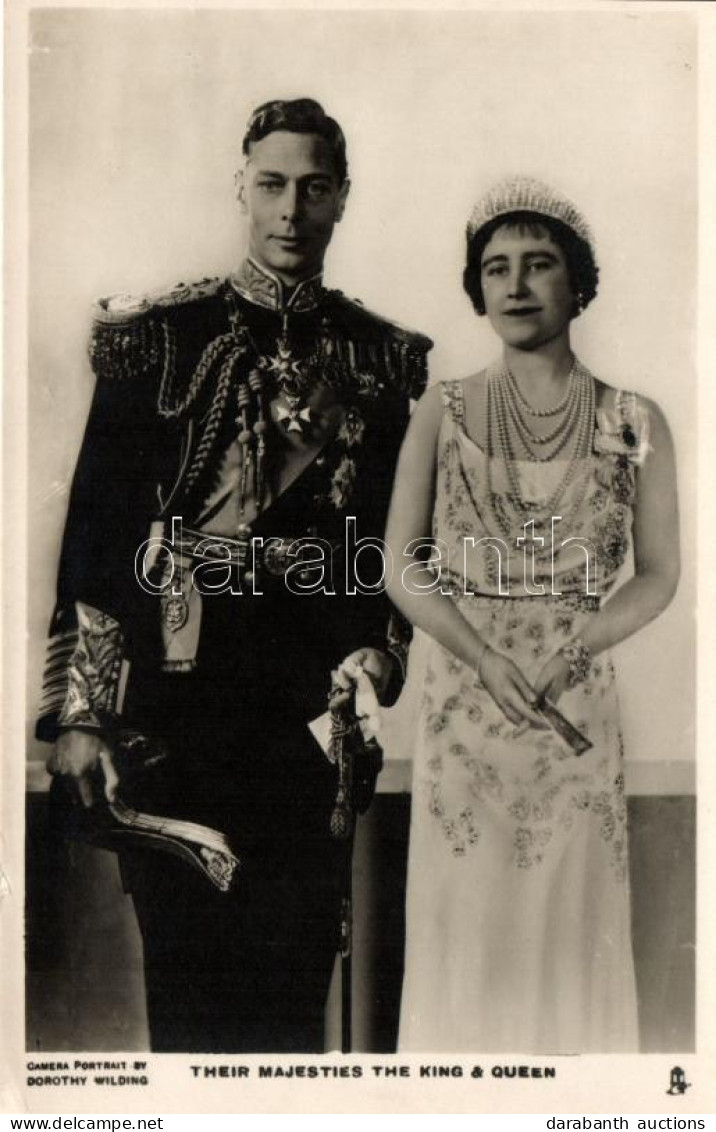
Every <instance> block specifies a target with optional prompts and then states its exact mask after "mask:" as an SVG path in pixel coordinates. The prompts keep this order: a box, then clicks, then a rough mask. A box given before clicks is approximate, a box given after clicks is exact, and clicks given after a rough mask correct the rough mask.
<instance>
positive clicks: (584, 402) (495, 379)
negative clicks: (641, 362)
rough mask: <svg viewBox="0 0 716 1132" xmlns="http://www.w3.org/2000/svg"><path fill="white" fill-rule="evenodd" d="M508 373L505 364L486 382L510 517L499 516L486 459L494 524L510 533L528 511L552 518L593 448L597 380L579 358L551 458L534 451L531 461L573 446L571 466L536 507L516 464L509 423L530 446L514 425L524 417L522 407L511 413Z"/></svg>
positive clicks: (493, 447) (492, 449)
mask: <svg viewBox="0 0 716 1132" xmlns="http://www.w3.org/2000/svg"><path fill="white" fill-rule="evenodd" d="M508 373H509V371H508V370H507V367H506V366H502V367H501V368H500V369H498V370H496V371H494V370H493V371H492V372H491V373H490V374H489V375H488V384H487V449H488V455H489V457H490V458H495V457H497V458H498V459H500V458H501V459H502V461H503V462H504V464H505V469H506V473H507V479H508V483H509V488H510V492H509V495H508V496H507V497H506V502H507V503H508V504H509V505H510V508H511V510H512V512H513V516H512V519H511V517H510V516H509V515H507V514H504V515H500V514H499V513H498V512H497V510H496V509H495V506H494V498H495V493H494V489H493V484H492V474H491V459H488V462H487V479H488V483H487V489H488V498H489V500H490V509H491V510H492V513H493V517H494V519H495V521H496V524H497V526H498V527H499V528H500V529H501V530H502V531H503V533H504V534H506V535H509V534H511V533H512V531H513V520H514V525H515V526H516V525H518V524H519V521H520V519H522V522H524V518H523V516H524V515H525V514H531V515H532V517H533V518H534V519H535V520H536V521H538V522H544V521H545V520H546V521H549V519H550V516H551V515H553V514H554V513H555V511H556V509H557V507H558V504H559V503H560V502H561V500H562V498H563V497H564V495H565V493H566V491H567V489H568V488H569V486H570V484H571V483H572V481H573V480H574V477H575V474H576V472H577V469H578V467H579V464H580V461H582V460H583V459H584V458H585V457H587V456H588V455H589V453H590V451H591V443H592V433H593V429H594V416H595V405H596V394H595V387H594V378H593V377H592V375H591V373H590V372H589V370H587V369H586V368H585V367H584V366H582V365H581V363H580V362H578V361H577V360H576V359H575V362H574V365H573V366H572V371H571V373H570V381H571V383H572V385H573V387H574V389H575V390H576V393H573V394H570V395H569V396H568V398H567V401H568V402H569V401H570V397H571V398H572V400H573V403H572V404H570V405H569V408H568V409H567V408H565V410H564V415H563V418H562V421H561V422H560V426H559V429H558V430H555V432H554V435H553V437H552V439H553V440H556V442H557V443H556V445H555V447H554V448H553V450H552V452H551V453H550V454H549V456H546V457H538V456H537V455H536V454H532V459H533V460H534V461H535V462H539V463H546V462H548V461H549V460H552V459H554V458H555V456H556V454H557V453H559V452H562V451H563V450H564V449H565V448H567V446H569V456H568V463H567V467H566V469H565V472H564V474H563V475H562V476H561V478H560V480H559V482H558V484H557V485H556V487H555V489H554V491H553V492H552V494H551V495H550V497H549V499H548V500H547V501H546V502H545V503H544V504H541V505H540V506H539V507H536V506H535V504H534V503H533V502H532V501H525V500H524V499H523V498H522V488H521V484H520V480H519V474H518V471H517V467H516V463H517V456H516V454H515V448H514V445H513V442H512V435H511V431H510V425H512V426H513V431H514V432H516V438H517V439H518V440H519V441H520V442H521V443H522V444H523V445H524V446H525V448H526V449H527V451H528V452H529V451H530V449H529V445H528V444H525V437H524V435H523V433H521V431H520V429H519V428H515V424H516V420H519V419H520V418H519V410H518V411H517V412H516V413H515V412H514V411H513V410H514V407H515V404H514V398H512V397H511V396H510V391H509V390H510V386H509V381H508ZM587 482H588V478H587V476H586V475H585V477H584V484H583V486H582V490H581V492H580V493H579V495H578V498H577V499H576V500H575V503H574V505H573V507H571V508H570V517H571V515H572V514H574V513H575V512H576V510H577V508H578V507H579V505H580V503H581V501H582V499H583V498H584V494H585V492H586V489H587Z"/></svg>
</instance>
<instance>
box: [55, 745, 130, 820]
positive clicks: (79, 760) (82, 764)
mask: <svg viewBox="0 0 716 1132" xmlns="http://www.w3.org/2000/svg"><path fill="white" fill-rule="evenodd" d="M98 766H101V767H102V770H103V771H104V783H105V785H104V792H105V795H106V797H107V800H108V801H109V802H112V801H114V798H115V795H116V790H117V786H118V784H119V778H118V776H117V772H116V770H115V769H114V766H113V764H112V755H111V752H110V749H109V746H108V745H107V743H106V742H105V740H104V739H103V738H102V736H101V735H92V734H90V733H89V732H86V731H74V730H69V731H64V732H63V733H62V735H60V737H59V739H58V740H57V742H56V744H55V749H54V751H53V752H52V754H51V755H50V757H49V759H48V760H47V770H48V772H49V773H50V774H52V775H58V776H62V777H65V778H68V779H70V780H71V781H72V782H73V783H74V786H75V788H76V790H77V794H78V797H79V799H80V801H81V802H82V805H83V806H88V807H89V806H92V805H93V804H94V802H95V801H96V788H95V785H94V782H93V774H94V772H95V771H96V769H97V767H98Z"/></svg>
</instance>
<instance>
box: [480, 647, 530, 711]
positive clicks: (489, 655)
mask: <svg viewBox="0 0 716 1132" xmlns="http://www.w3.org/2000/svg"><path fill="white" fill-rule="evenodd" d="M477 668H478V673H479V676H480V679H481V681H482V683H483V684H484V685H485V687H486V688H487V690H488V692H489V693H490V695H491V696H492V698H493V700H494V701H495V703H496V704H497V706H498V707H499V708H500V710H501V711H502V712H503V713H504V714H505V715H506V716H507V718H508V719H509V721H510V723H514V724H515V726H519V725H520V724H521V723H527V724H529V725H530V726H532V727H537V728H539V729H540V730H544V729H545V728H546V726H547V725H546V723H545V722H544V720H543V719H542V718H541V716H539V715H538V714H537V712H536V711H535V710H534V707H535V704H536V703H537V699H538V697H537V694H536V692H535V690H534V688H532V686H531V685H530V683H529V681H528V680H527V679H526V678H525V677H524V676H523V674H522V673H521V672H520V670H519V668H518V667H517V665H516V664H515V663H514V662H513V661H511V660H510V659H509V657H506V656H504V655H503V654H502V653H499V652H495V651H494V649H491V648H490V647H489V646H488V647H486V648H485V650H484V652H483V653H482V655H481V657H480V660H479V663H478V666H477Z"/></svg>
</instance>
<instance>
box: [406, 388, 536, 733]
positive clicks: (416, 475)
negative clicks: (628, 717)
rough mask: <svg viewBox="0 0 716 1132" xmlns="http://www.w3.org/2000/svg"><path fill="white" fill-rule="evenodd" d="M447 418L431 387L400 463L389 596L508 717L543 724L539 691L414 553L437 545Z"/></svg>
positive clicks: (418, 408) (413, 422) (416, 415)
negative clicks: (439, 458)
mask: <svg viewBox="0 0 716 1132" xmlns="http://www.w3.org/2000/svg"><path fill="white" fill-rule="evenodd" d="M442 417H443V406H442V399H441V393H440V389H439V388H438V387H435V388H432V389H429V390H428V391H427V393H425V395H424V396H423V397H422V398H421V400H420V402H419V403H418V405H417V406H416V408H415V412H414V413H413V416H412V418H411V421H410V426H409V428H408V431H407V434H406V437H405V440H404V442H403V447H402V449H401V453H400V459H399V461H398V469H397V472H396V478H395V485H394V488H393V498H392V501H391V506H390V513H389V516H388V525H387V530H386V542H387V545H388V547H389V549H390V551H391V553H392V556H393V563H394V570H393V577H392V578H391V580H390V582H389V584H388V586H387V592H388V596H389V597H390V598H391V600H392V601H393V603H394V604H395V605H396V606H397V607H398V609H399V610H400V611H401V612H402V613H403V614H404V615H405V616H406V617H407V618H408V620H409V621H411V622H412V624H413V625H416V626H417V627H418V628H419V629H422V630H423V631H424V632H426V633H429V634H430V636H431V637H434V638H435V640H437V641H438V642H439V643H440V644H441V645H444V646H445V647H446V648H448V649H449V650H450V651H451V652H452V653H454V654H455V656H457V657H459V658H460V660H463V661H464V662H465V663H466V664H468V665H469V666H470V667H471V668H474V669H475V670H477V671H478V672H479V673H480V676H481V679H482V681H483V683H484V684H485V687H486V688H487V689H488V691H489V692H490V694H491V695H492V697H493V699H495V701H496V702H497V704H498V705H499V706H500V708H501V709H502V710H503V711H504V713H505V715H506V716H507V717H508V719H510V720H511V721H512V722H513V723H519V722H521V721H522V720H524V719H528V720H529V721H530V722H532V723H534V724H536V725H537V726H541V720H540V718H539V716H537V715H536V714H535V713H534V712H533V711H532V709H531V707H530V704H531V703H533V702H534V700H535V694H534V691H533V689H532V688H531V687H530V685H529V683H528V681H527V680H526V679H525V677H524V676H523V674H522V673H521V672H520V670H519V668H517V666H516V665H515V664H513V662H512V661H511V660H509V659H508V658H507V657H505V656H502V655H501V654H500V653H496V652H494V651H493V650H492V649H491V648H489V647H488V645H487V644H486V642H485V641H484V640H483V639H482V637H481V636H480V634H479V633H478V632H477V631H476V630H475V629H474V628H473V627H472V625H470V623H469V622H468V621H467V620H466V619H465V617H463V615H462V613H461V612H460V610H459V609H458V608H457V606H456V605H455V603H454V602H453V601H452V600H451V599H450V598H449V597H448V596H447V595H446V594H443V593H442V592H441V591H440V589H439V587H437V586H436V577H435V574H434V573H433V572H432V571H431V570H429V569H428V566H427V565H426V562H425V559H424V557H421V556H420V555H419V554H416V553H414V552H413V551H414V550H415V549H416V544H417V543H420V542H422V543H423V544H426V543H429V542H430V541H431V521H432V513H433V506H434V501H435V468H436V455H437V443H438V435H439V432H440V424H441V421H442ZM408 548H412V549H408ZM406 570H407V573H406Z"/></svg>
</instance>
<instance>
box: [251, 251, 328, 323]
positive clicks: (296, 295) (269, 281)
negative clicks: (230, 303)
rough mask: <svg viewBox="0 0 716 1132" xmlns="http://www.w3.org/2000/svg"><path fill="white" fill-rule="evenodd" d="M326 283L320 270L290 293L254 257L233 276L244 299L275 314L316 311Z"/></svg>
mask: <svg viewBox="0 0 716 1132" xmlns="http://www.w3.org/2000/svg"><path fill="white" fill-rule="evenodd" d="M322 280H323V274H322V272H320V271H319V272H318V274H317V275H312V276H311V278H310V279H303V280H302V281H301V282H300V283H297V284H296V286H295V287H294V288H293V289H292V290H289V289H288V288H287V287H286V285H285V283H283V282H282V281H281V280H280V279H279V278H278V276H277V275H274V274H273V273H272V272H270V271H268V270H267V269H266V268H265V267H262V266H261V265H260V264H258V263H257V262H256V260H254V259H251V258H250V257H247V258H246V259H245V260H244V262H243V263H242V264H241V266H240V267H238V268H237V270H236V271H235V272H234V273H233V275H231V276H230V282H231V286H232V287H233V288H234V290H235V291H237V292H238V294H239V295H241V296H242V298H244V299H247V300H248V301H249V302H250V303H255V304H256V305H257V306H259V307H264V308H265V309H266V310H271V311H298V312H301V311H312V310H315V309H316V307H317V306H318V305H319V303H320V302H321V300H322V299H323V296H324V295H325V290H324V287H323V282H322Z"/></svg>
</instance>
